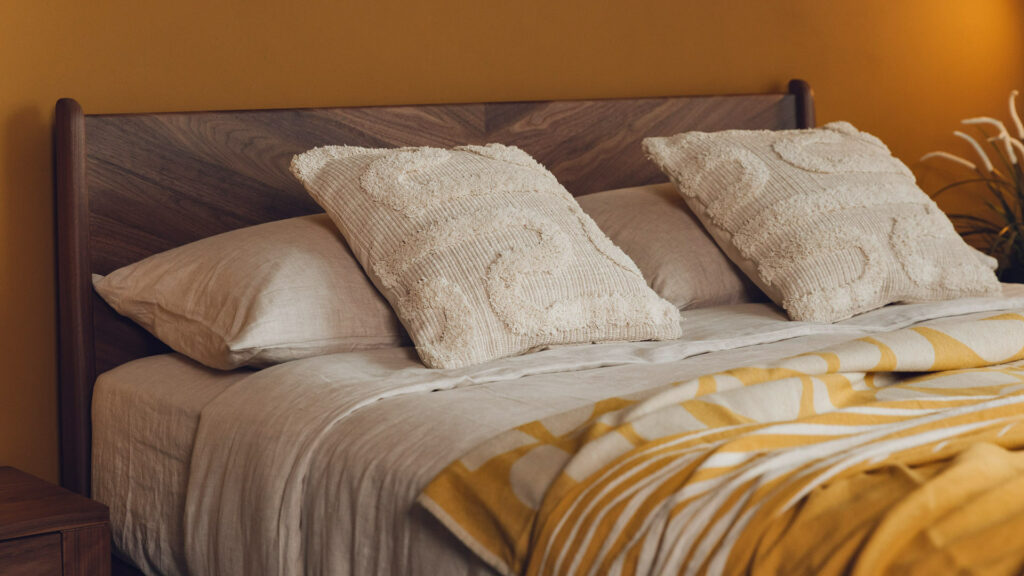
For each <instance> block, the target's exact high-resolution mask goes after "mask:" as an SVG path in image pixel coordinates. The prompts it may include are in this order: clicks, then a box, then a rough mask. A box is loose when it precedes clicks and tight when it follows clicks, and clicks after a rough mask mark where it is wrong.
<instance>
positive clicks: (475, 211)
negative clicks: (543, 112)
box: [292, 144, 680, 368]
mask: <svg viewBox="0 0 1024 576" xmlns="http://www.w3.org/2000/svg"><path fill="white" fill-rule="evenodd" d="M292 172H293V173H294V174H295V176H296V177H298V178H299V180H301V181H302V182H303V184H304V185H305V186H306V189H307V190H308V191H309V192H310V194H311V195H312V196H313V198H314V199H316V201H317V202H319V203H320V205H321V206H323V207H324V209H325V210H327V213H328V214H330V216H331V218H332V219H333V220H334V222H335V224H337V226H338V228H339V229H340V230H341V232H342V234H343V235H344V236H345V238H346V239H347V240H348V243H349V245H350V246H351V247H352V251H353V253H354V254H355V255H356V258H357V259H358V260H359V261H360V262H361V263H362V264H363V267H364V268H365V269H366V270H367V272H368V274H369V276H370V278H371V279H372V280H373V282H374V283H375V284H376V285H377V287H378V288H380V290H381V292H382V293H383V294H384V296H385V297H386V298H387V299H388V301H390V302H391V305H392V306H393V307H394V309H395V311H396V312H398V317H399V318H400V319H401V320H402V323H403V324H404V325H405V327H406V329H407V330H408V332H409V334H410V336H412V339H413V342H415V344H416V349H417V351H418V352H419V354H420V358H422V359H423V362H424V363H425V364H426V365H427V366H429V367H433V368H454V367H461V366H467V365H471V364H476V363H479V362H485V361H487V360H491V359H494V358H501V357H504V356H510V355H514V354H520V353H523V352H527V351H530V350H533V349H537V348H540V347H543V346H548V345H553V344H570V343H579V342H596V341H606V340H650V339H665V338H677V337H679V335H680V326H679V312H678V310H676V308H675V307H674V306H672V304H670V303H668V302H666V301H664V300H662V299H661V298H659V297H658V295H657V294H655V293H654V292H653V291H652V290H651V289H650V288H648V287H647V285H646V284H645V282H644V279H643V276H642V275H641V274H640V271H639V270H637V268H636V265H635V264H633V262H632V261H631V260H630V259H629V257H627V256H626V255H625V254H623V253H622V251H621V250H619V249H618V248H617V247H616V246H615V245H614V244H612V242H611V241H610V240H608V238H607V237H606V236H605V235H604V234H603V233H601V231H600V229H598V228H597V226H596V225H595V224H594V222H593V220H591V219H590V218H589V217H587V215H586V214H584V213H583V211H582V210H580V207H579V205H578V204H577V203H576V201H575V200H574V199H573V198H572V196H571V195H569V193H568V192H566V190H565V188H563V187H562V186H561V185H560V184H559V183H558V181H557V180H555V178H554V176H552V175H551V173H550V172H548V171H547V170H546V169H545V168H544V167H543V166H541V165H540V164H538V163H537V162H536V161H535V160H534V159H533V158H531V157H530V156H529V155H528V154H526V153H525V152H523V151H522V150H519V149H518V148H514V147H506V146H501V145H497V144H491V145H488V146H462V147H458V148H454V149H451V150H442V149H438V148H400V149H392V150H382V149H368V148H356V147H348V146H327V147H323V148H315V149H313V150H310V151H308V152H305V153H303V154H300V155H298V156H296V157H295V158H294V159H293V160H292Z"/></svg>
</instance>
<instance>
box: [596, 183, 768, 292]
mask: <svg viewBox="0 0 1024 576" xmlns="http://www.w3.org/2000/svg"><path fill="white" fill-rule="evenodd" d="M577 201H578V202H579V203H580V208H583V211H584V212H586V213H587V215H589V216H590V217H591V218H593V219H594V222H596V223H597V225H598V227H600V228H601V230H602V231H603V232H604V233H605V234H607V235H608V238H610V239H611V241H612V242H614V243H615V245H616V246H618V247H619V248H622V251H623V252H625V253H626V255H627V256H629V257H630V258H631V259H632V260H633V262H635V263H636V266H637V268H639V269H640V272H642V273H643V275H644V278H646V279H647V284H648V286H650V287H651V288H653V289H654V291H655V292H657V293H658V295H659V296H661V297H662V298H664V299H665V300H668V301H669V302H671V303H672V304H674V305H675V306H676V307H677V308H679V309H682V310H686V309H695V308H705V307H708V306H721V305H725V304H740V303H744V302H755V301H763V300H767V298H766V297H765V295H764V294H763V293H762V292H761V291H760V290H758V288H757V286H756V285H754V283H753V282H751V281H750V279H749V278H747V277H746V275H745V274H743V272H742V271H741V270H740V269H739V268H738V267H736V265H735V264H733V263H732V261H731V260H729V257H728V256H726V255H725V253H724V252H722V250H721V248H719V247H718V245H717V244H715V241H714V239H713V238H711V235H710V234H708V233H707V231H706V230H705V229H704V226H703V225H702V224H701V223H700V221H699V220H698V219H697V217H696V216H694V215H693V212H692V211H690V208H689V207H688V206H687V205H686V203H685V202H684V201H683V199H682V198H681V197H680V196H679V192H677V191H676V187H675V186H674V185H673V184H671V183H668V182H666V183H664V184H652V185H649V186H637V187H634V188H620V189H618V190H605V191H604V192H595V193H594V194H587V195H586V196H581V197H579V198H577Z"/></svg>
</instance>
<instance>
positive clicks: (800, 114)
mask: <svg viewBox="0 0 1024 576" xmlns="http://www.w3.org/2000/svg"><path fill="white" fill-rule="evenodd" d="M789 93H790V94H792V95H793V96H794V97H795V98H796V127H797V128H814V92H812V91H811V85H810V84H808V83H807V82H806V81H804V80H800V79H798V78H794V79H793V80H790V81H789Z"/></svg>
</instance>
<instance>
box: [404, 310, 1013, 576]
mask: <svg viewBox="0 0 1024 576" xmlns="http://www.w3.org/2000/svg"><path fill="white" fill-rule="evenodd" d="M1022 359H1024V316H1022V315H1021V314H1020V313H1009V314H999V315H994V316H991V317H988V318H984V319H981V320H959V321H946V322H943V323H938V324H932V325H930V326H927V327H925V326H918V327H912V328H907V329H904V330H898V331H895V332H890V333H886V334H881V335H874V336H872V337H867V338H860V339H857V340H852V341H849V342H846V343H844V344H840V345H838V346H834V347H831V348H829V349H826V350H821V351H818V352H814V353H810V354H803V355H799V356H794V357H791V358H787V359H784V360H781V361H779V362H777V363H774V364H772V365H765V366H748V367H744V368H739V369H734V370H729V371H725V372H721V373H717V374H710V375H706V376H702V377H700V378H696V379H693V380H689V381H685V382H677V383H674V384H672V385H669V386H665V387H661V388H657V389H654V390H650V391H647V392H644V393H642V394H639V395H634V396H631V397H624V398H609V399H606V400H604V401H602V402H599V403H597V404H595V405H593V406H588V407H585V408H583V409H579V410H574V411H572V412H568V413H565V414H561V415H558V416H555V417H552V418H547V419H544V420H541V421H536V422H531V423H528V424H524V425H522V426H519V427H517V428H515V429H513V430H509V431H507V432H506V433H504V434H501V435H499V436H497V437H496V438H493V439H492V440H490V441H488V442H486V443H484V444H482V445H481V446H478V447H477V448H476V449H474V450H473V451H471V452H470V453H468V454H466V455H465V456H463V457H462V458H461V459H459V460H458V461H456V462H454V463H452V464H451V465H449V466H448V468H446V469H445V470H444V471H443V472H442V473H441V474H439V475H438V476H437V477H436V478H435V479H434V480H433V482H432V483H431V484H430V485H429V486H428V487H427V488H426V490H424V492H423V493H422V494H421V496H420V500H419V501H420V503H421V504H422V505H423V506H424V507H425V508H427V509H428V510H429V511H430V512H431V513H433V514H434V515H435V516H436V517H437V518H438V519H439V520H440V521H441V522H443V523H444V524H445V525H446V526H447V527H448V528H449V529H450V530H451V531H452V532H453V533H454V534H455V535H457V536H458V537H459V538H460V539H461V540H462V541H463V542H465V543H466V545H467V546H469V547H470V548H471V549H472V550H474V551H475V552H476V553H477V554H478V555H479V556H480V557H481V558H483V559H484V560H486V561H487V562H488V563H490V564H491V565H492V566H494V567H495V568H496V569H497V570H499V571H500V572H502V573H505V574H521V573H525V574H665V573H672V574H742V573H752V574H854V575H859V574H864V575H867V574H915V573H919V574H935V573H949V572H954V573H956V572H958V571H959V572H963V573H970V574H1002V573H1006V574H1016V573H1020V571H1021V570H1022V568H1024V514H1022V512H1024V479H1022V478H1024V474H1022V473H1024V452H1018V450H1020V449H1021V447H1022V446H1024V366H1022V364H1024V362H1020V361H1021V360H1022Z"/></svg>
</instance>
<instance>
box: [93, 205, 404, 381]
mask: <svg viewBox="0 0 1024 576" xmlns="http://www.w3.org/2000/svg"><path fill="white" fill-rule="evenodd" d="M93 285H94V286H95V288H96V291H97V292H98V293H99V294H100V296H102V297H103V299H104V300H106V301H107V303H109V304H110V305H111V306H112V307H113V308H114V309H115V310H117V311H118V312H119V313H121V314H123V315H125V316H128V317H129V318H131V319H132V320H134V321H135V322H137V323H138V324H140V325H141V326H142V327H143V328H145V329H146V330H149V331H150V332H151V333H152V334H153V335H155V336H156V337H157V338H159V339H160V340H162V341H164V342H165V343H166V344H167V345H168V346H170V347H171V348H173V349H175V350H177V351H178V352H181V353H182V354H185V355H186V356H189V357H190V358H192V359H194V360H197V361H199V362H202V363H203V364H205V365H207V366H210V367H212V368H220V369H223V370H230V369H233V368H237V367H238V366H242V365H246V364H248V365H252V366H263V365H268V364H275V363H279V362H287V361H289V360H295V359H298V358H305V357H308V356H318V355H321V354H329V353H334V352H348V351H353V350H362V349H370V348H384V347H389V346H401V345H403V343H405V342H406V337H405V335H404V333H403V331H402V327H401V324H400V323H399V322H398V318H397V317H395V315H394V312H392V311H391V307H390V306H388V303H387V302H386V301H385V300H384V298H382V297H381V295H380V293H378V292H377V290H376V289H375V288H374V287H373V285H372V284H371V283H370V281H369V280H368V279H367V278H366V275H365V274H364V273H363V271H362V269H361V268H360V267H359V263H358V262H356V261H355V259H354V258H353V257H352V253H351V252H349V250H348V247H347V246H346V245H345V241H344V240H343V239H342V238H341V235H340V234H338V231H337V230H336V229H335V227H334V225H333V224H331V221H330V219H329V218H328V217H327V215H326V214H318V215H314V216H305V217H301V218H291V219H288V220H280V221H277V222H270V223H267V224H261V225H259V226H252V227H249V228H242V229H239V230H234V231H231V232H227V233H224V234H219V235H217V236H211V237H209V238H204V239H203V240H199V241H197V242H193V243H191V244H186V245H184V246H180V247H178V248H174V249H172V250H168V251H166V252H161V253H160V254H155V255H153V256H150V257H149V258H146V259H145V260H141V261H139V262H136V263H134V264H131V265H128V266H125V267H124V268H120V269H118V270H116V271H114V272H112V273H110V274H109V275H107V276H99V275H95V276H93Z"/></svg>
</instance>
